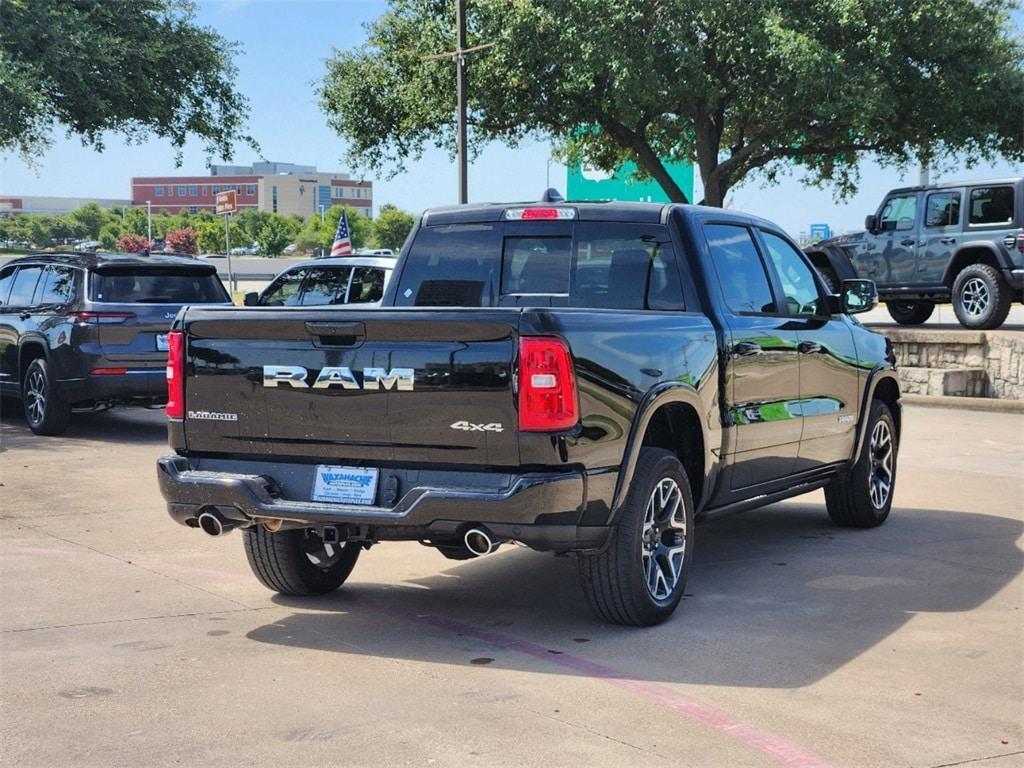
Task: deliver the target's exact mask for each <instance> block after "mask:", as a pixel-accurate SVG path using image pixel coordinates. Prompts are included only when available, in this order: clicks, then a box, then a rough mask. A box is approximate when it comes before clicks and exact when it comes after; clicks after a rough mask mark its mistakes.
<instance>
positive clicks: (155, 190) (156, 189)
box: [153, 184, 164, 197]
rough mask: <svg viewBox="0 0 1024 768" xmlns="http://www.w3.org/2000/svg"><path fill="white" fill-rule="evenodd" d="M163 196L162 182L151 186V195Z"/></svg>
mask: <svg viewBox="0 0 1024 768" xmlns="http://www.w3.org/2000/svg"><path fill="white" fill-rule="evenodd" d="M163 196H164V185H163V184H157V185H156V186H155V187H153V197H163Z"/></svg>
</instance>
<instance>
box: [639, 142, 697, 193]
mask: <svg viewBox="0 0 1024 768" xmlns="http://www.w3.org/2000/svg"><path fill="white" fill-rule="evenodd" d="M633 151H634V152H636V159H637V163H636V164H637V165H638V166H639V167H640V168H643V169H644V170H645V171H647V173H649V174H651V176H652V177H653V178H654V180H655V181H656V182H658V185H659V186H660V187H661V188H662V189H663V190H664V192H665V194H666V195H668V199H669V200H671V201H672V202H673V203H688V202H690V201H689V200H688V199H687V197H686V194H685V193H684V192H683V190H682V189H681V188H680V187H679V185H678V184H676V181H675V179H673V178H672V177H671V176H670V175H669V172H668V171H667V170H666V169H665V165H664V163H662V162H661V158H660V157H658V156H657V155H656V154H655V153H654V150H652V149H651V148H650V146H649V145H648V144H647V143H645V142H642V143H640V144H639V145H637V146H634V147H633Z"/></svg>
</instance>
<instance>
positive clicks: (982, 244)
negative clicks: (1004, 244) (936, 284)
mask: <svg viewBox="0 0 1024 768" xmlns="http://www.w3.org/2000/svg"><path fill="white" fill-rule="evenodd" d="M966 250H984V251H988V252H989V253H991V254H992V258H993V259H995V262H996V264H997V265H998V266H999V268H1000V269H1012V268H1013V263H1012V262H1011V261H1010V258H1009V257H1008V256H1007V255H1006V251H1005V250H1003V249H1002V248H1000V247H999V246H998V245H996V244H995V243H993V242H992V241H991V240H969V241H968V242H966V243H961V244H960V246H959V247H958V248H957V249H956V250H955V251H953V258H951V259H950V260H949V264H947V265H946V271H945V272H944V273H943V275H942V284H943V285H948V286H950V287H952V286H953V281H954V280H956V276H957V273H958V272H959V270H957V271H954V270H953V265H954V264H956V262H957V259H958V258H959V257H960V254H961V253H963V252H964V251H966ZM961 269H963V267H961Z"/></svg>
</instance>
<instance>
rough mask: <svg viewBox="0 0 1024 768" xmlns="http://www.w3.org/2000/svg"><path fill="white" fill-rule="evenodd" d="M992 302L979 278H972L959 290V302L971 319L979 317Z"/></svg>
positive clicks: (989, 294) (986, 287)
mask: <svg viewBox="0 0 1024 768" xmlns="http://www.w3.org/2000/svg"><path fill="white" fill-rule="evenodd" d="M991 300H992V295H991V292H990V291H989V289H988V286H987V285H986V284H985V281H984V280H982V279H981V278H980V277H972V278H971V279H970V280H968V281H967V282H966V283H964V287H963V288H962V289H961V290H960V302H961V304H963V308H964V311H965V312H966V313H967V314H968V315H970V316H971V317H981V316H982V315H983V314H985V310H986V309H988V305H989V302H990V301H991Z"/></svg>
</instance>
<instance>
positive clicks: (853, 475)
mask: <svg viewBox="0 0 1024 768" xmlns="http://www.w3.org/2000/svg"><path fill="white" fill-rule="evenodd" d="M864 441H865V443H864V445H863V446H862V447H861V451H860V458H859V459H857V463H856V464H854V465H853V469H852V470H851V471H850V472H849V473H848V474H846V475H843V476H842V477H839V478H837V479H835V480H833V481H832V482H831V483H829V484H828V485H826V486H825V507H826V509H828V514H829V517H831V518H832V522H834V523H835V524H836V525H842V526H846V527H850V528H872V527H874V526H876V525H881V524H882V523H884V522H885V520H886V518H887V517H889V511H890V510H891V509H892V496H893V492H894V491H895V489H896V456H897V453H898V451H899V444H898V439H897V436H896V422H895V421H894V420H893V418H892V413H891V412H890V411H889V407H888V406H887V405H886V404H885V403H883V402H882V401H881V400H873V401H872V402H871V411H870V413H869V415H868V423H867V427H866V432H865V434H864Z"/></svg>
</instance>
